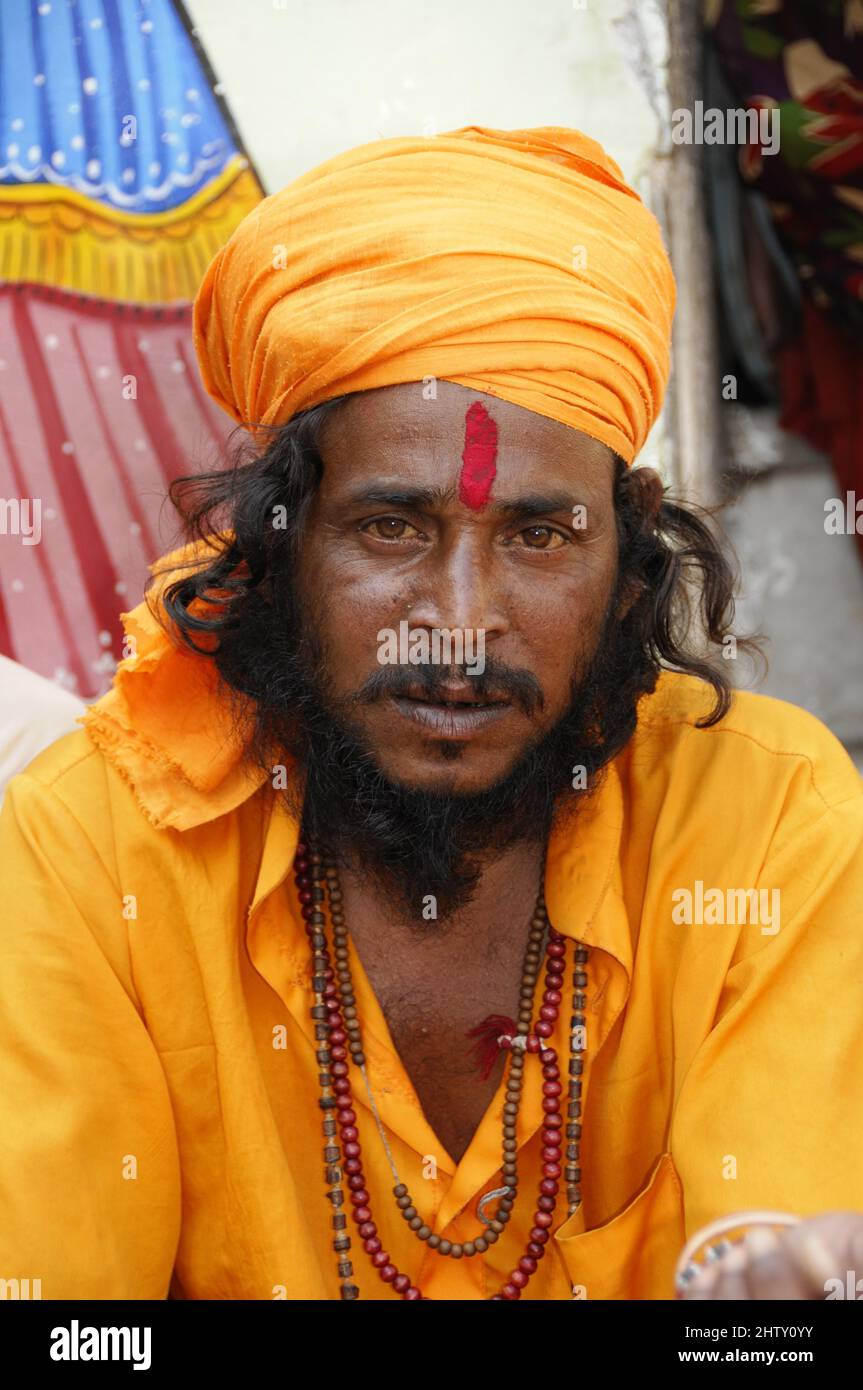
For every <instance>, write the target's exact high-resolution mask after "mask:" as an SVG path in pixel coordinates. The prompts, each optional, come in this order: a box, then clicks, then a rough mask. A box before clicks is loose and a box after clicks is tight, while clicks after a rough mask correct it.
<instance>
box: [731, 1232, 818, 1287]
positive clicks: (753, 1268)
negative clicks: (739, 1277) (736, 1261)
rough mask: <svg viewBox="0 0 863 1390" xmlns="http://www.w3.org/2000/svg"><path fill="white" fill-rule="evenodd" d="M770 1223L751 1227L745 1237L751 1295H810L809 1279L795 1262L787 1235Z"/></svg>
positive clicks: (744, 1243)
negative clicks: (775, 1229) (768, 1225)
mask: <svg viewBox="0 0 863 1390" xmlns="http://www.w3.org/2000/svg"><path fill="white" fill-rule="evenodd" d="M787 1235H788V1232H787V1231H783V1232H782V1233H781V1235H780V1234H778V1233H777V1232H776V1231H773V1230H771V1229H770V1228H769V1227H763V1226H760V1227H758V1228H756V1229H755V1230H753V1231H750V1232H749V1234H748V1235H747V1236H746V1238H745V1240H744V1241H743V1250H744V1254H745V1255H746V1282H747V1284H748V1285H749V1288H750V1290H751V1293H750V1295H749V1296H750V1298H756V1299H757V1298H777V1299H808V1298H811V1297H812V1294H811V1291H810V1289H809V1285H808V1282H807V1279H806V1278H805V1276H804V1274H803V1273H802V1272H801V1270H800V1269H799V1268H798V1266H797V1265H796V1263H795V1261H794V1259H793V1257H792V1254H791V1250H790V1249H789V1246H788V1242H787V1239H786V1237H787Z"/></svg>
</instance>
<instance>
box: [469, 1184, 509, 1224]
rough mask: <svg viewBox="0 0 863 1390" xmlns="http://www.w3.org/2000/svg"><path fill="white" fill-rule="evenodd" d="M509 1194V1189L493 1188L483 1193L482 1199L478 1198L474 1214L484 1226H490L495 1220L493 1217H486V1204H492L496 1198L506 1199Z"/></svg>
mask: <svg viewBox="0 0 863 1390" xmlns="http://www.w3.org/2000/svg"><path fill="white" fill-rule="evenodd" d="M511 1192H512V1188H511V1187H495V1188H494V1189H493V1190H492V1191H491V1192H485V1193H483V1195H482V1197H480V1199H479V1201H478V1202H477V1204H476V1214H477V1216H478V1217H479V1219H480V1221H482V1222H483V1224H484V1225H486V1226H490V1225H491V1223H492V1221H494V1220H495V1218H494V1217H493V1216H486V1214H485V1205H486V1202H494V1201H495V1200H496V1199H497V1198H498V1197H508V1196H509V1194H510V1193H511Z"/></svg>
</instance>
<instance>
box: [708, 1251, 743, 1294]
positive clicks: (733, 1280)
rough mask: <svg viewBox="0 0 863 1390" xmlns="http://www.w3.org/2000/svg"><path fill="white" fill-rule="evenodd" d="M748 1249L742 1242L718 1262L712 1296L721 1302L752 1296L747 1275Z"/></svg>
mask: <svg viewBox="0 0 863 1390" xmlns="http://www.w3.org/2000/svg"><path fill="white" fill-rule="evenodd" d="M746 1264H747V1261H746V1251H745V1250H744V1248H743V1246H742V1244H736V1245H733V1246H732V1247H731V1249H730V1250H729V1251H728V1254H727V1255H723V1256H722V1258H721V1259H720V1260H717V1262H716V1270H717V1277H716V1282H715V1283H714V1285H713V1293H712V1295H711V1297H712V1298H713V1299H714V1300H715V1301H716V1302H720V1303H724V1302H737V1303H739V1302H740V1301H741V1300H744V1299H750V1298H752V1296H753V1295H752V1293H751V1291H750V1288H749V1284H748V1281H747V1277H746Z"/></svg>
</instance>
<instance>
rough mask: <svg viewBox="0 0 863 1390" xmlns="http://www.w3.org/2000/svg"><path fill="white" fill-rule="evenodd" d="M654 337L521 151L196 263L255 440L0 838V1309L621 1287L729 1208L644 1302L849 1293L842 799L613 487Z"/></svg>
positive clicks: (861, 824)
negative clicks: (699, 1252) (686, 1269)
mask: <svg viewBox="0 0 863 1390" xmlns="http://www.w3.org/2000/svg"><path fill="white" fill-rule="evenodd" d="M672 309H673V280H672V277H671V272H670V268H669V266H668V262H667V259H666V256H665V252H664V250H663V247H662V242H661V238H660V235H659V231H658V228H657V225H656V223H655V221H654V220H653V218H652V217H651V216H650V214H649V213H648V212H647V211H646V210H645V209H644V208H643V206H642V205H641V203H640V202H639V201H638V199H637V198H636V197H635V195H634V194H633V193H632V191H631V190H630V189H628V188H627V187H626V185H625V184H624V182H623V180H622V178H621V176H620V172H619V170H618V169H617V167H616V166H615V165H614V164H613V162H612V161H611V160H610V159H608V157H607V156H606V155H605V154H604V153H603V151H602V150H601V149H600V147H599V146H598V145H596V144H595V143H594V142H592V141H590V140H588V139H586V138H585V137H583V136H581V135H579V134H578V133H577V132H574V131H568V130H562V129H557V128H553V129H552V128H548V129H542V130H536V131H515V132H502V131H494V130H486V129H481V128H475V127H471V128H468V129H467V130H464V131H460V132H455V133H453V134H451V135H447V136H441V137H437V138H436V139H433V140H430V139H418V138H416V139H415V138H410V139H404V140H387V141H383V142H378V143H375V144H373V145H368V146H364V147H362V148H361V149H359V150H355V151H350V152H348V153H347V154H345V155H341V156H339V157H338V158H336V159H334V160H330V161H329V162H328V163H327V164H325V165H323V166H322V167H321V168H320V169H319V170H316V171H313V173H311V174H309V175H306V176H305V177H304V178H303V179H300V180H299V181H298V182H297V183H296V184H294V185H292V186H291V187H290V188H288V189H286V190H284V191H283V192H282V193H280V194H278V195H275V196H274V197H272V198H270V199H267V200H266V201H265V202H264V203H263V204H262V206H261V207H260V208H259V209H256V211H255V212H254V213H253V214H252V215H251V217H250V218H248V219H247V220H246V222H245V223H243V225H242V226H241V227H240V228H239V230H238V231H237V233H236V234H235V236H234V237H233V238H232V239H231V241H230V242H229V243H228V245H227V247H225V248H224V249H223V251H222V252H220V254H219V256H217V258H216V260H215V261H214V262H213V264H212V266H211V267H210V270H209V271H208V273H207V276H206V278H205V281H204V284H203V285H202V288H201V291H200V294H199V297H198V301H197V303H196V313H195V328H196V346H197V351H198V355H199V361H200V363H201V367H202V372H203V376H204V381H205V384H206V386H207V389H208V390H209V391H210V392H211V393H212V394H213V395H214V396H215V398H216V399H217V400H219V401H221V403H222V404H223V405H224V406H225V407H226V408H227V409H228V410H229V411H230V412H231V414H232V415H233V416H234V418H236V419H238V420H243V421H245V422H247V424H248V425H249V426H250V427H251V428H252V430H253V433H254V437H255V450H254V451H253V453H252V455H251V456H250V457H248V458H245V461H243V458H240V459H239V460H238V461H237V464H236V466H235V467H233V468H231V469H228V470H224V471H220V472H217V473H214V474H211V475H207V476H204V477H197V478H190V479H187V480H184V481H181V482H180V483H179V484H177V485H175V487H174V489H173V490H172V491H173V496H174V500H175V501H176V502H177V504H178V506H179V508H180V511H181V513H182V515H183V517H184V519H185V522H186V526H187V533H188V536H189V538H190V539H191V540H192V541H193V544H192V546H191V548H190V549H189V550H188V551H186V552H184V553H181V554H179V555H175V556H172V557H169V558H168V560H167V561H166V562H164V563H163V564H161V565H159V566H157V568H156V575H155V581H154V584H153V586H152V589H151V591H150V594H149V604H142V605H140V606H139V607H138V608H136V609H135V610H134V611H133V612H132V613H131V614H128V615H126V628H127V634H128V639H129V643H130V650H131V652H132V654H131V655H130V656H129V657H128V659H127V660H125V661H124V662H123V663H122V664H121V666H120V667H119V669H118V672H117V677H116V681H115V685H114V689H113V690H112V691H111V692H110V693H109V694H108V695H107V696H106V697H105V698H104V699H102V700H101V701H99V702H97V704H96V705H95V706H94V707H93V708H92V709H91V710H90V711H89V712H88V715H87V716H86V721H85V724H86V731H84V732H81V733H79V734H75V735H73V736H71V737H69V738H66V739H64V740H61V742H60V743H58V744H57V745H55V746H54V747H53V748H52V749H50V750H48V751H47V752H46V753H44V754H42V755H41V757H40V758H39V759H37V760H36V762H35V763H33V764H32V765H31V767H30V768H29V769H28V770H27V772H26V773H25V774H23V775H22V776H20V777H18V778H17V779H15V780H14V781H13V783H12V785H11V787H10V791H9V796H8V803H9V804H8V806H7V808H6V809H5V811H4V816H3V819H2V822H0V852H2V855H3V890H2V891H3V894H4V896H5V904H4V905H5V907H6V909H7V910H6V912H5V914H4V922H5V923H6V928H5V930H6V939H5V941H4V945H3V951H2V955H0V962H2V963H0V993H2V999H0V1030H2V1067H3V1078H2V1085H0V1096H2V1098H3V1099H2V1104H3V1106H4V1108H5V1110H6V1112H7V1113H6V1115H5V1117H4V1132H5V1135H6V1137H5V1139H4V1146H3V1157H2V1171H0V1186H2V1197H3V1201H4V1208H5V1212H6V1216H5V1220H4V1225H3V1230H2V1234H0V1273H2V1274H3V1275H4V1276H5V1277H7V1278H10V1277H17V1278H24V1277H31V1278H35V1277H40V1278H41V1279H42V1283H43V1297H73V1298H82V1297H109V1298H148V1297H157V1298H161V1297H165V1296H166V1294H167V1293H168V1290H169V1287H170V1290H171V1293H172V1294H173V1296H175V1297H178V1298H193V1299H197V1298H219V1299H254V1298H267V1299H269V1298H288V1299H314V1300H328V1299H337V1298H345V1299H353V1298H356V1297H361V1298H372V1299H375V1298H383V1299H387V1298H390V1299H392V1298H395V1297H402V1298H405V1299H407V1300H414V1299H418V1298H420V1297H428V1298H449V1299H465V1300H470V1299H480V1298H495V1299H499V1300H501V1299H502V1300H514V1299H518V1298H528V1299H530V1298H536V1299H554V1300H557V1299H569V1298H572V1297H585V1296H586V1297H588V1298H616V1299H628V1298H654V1299H659V1298H668V1297H671V1296H673V1293H674V1290H675V1283H674V1271H675V1264H676V1262H677V1260H678V1257H679V1256H680V1254H681V1251H682V1248H683V1246H684V1243H685V1242H686V1240H687V1239H688V1238H689V1237H691V1236H692V1235H693V1234H694V1233H696V1232H697V1231H698V1229H699V1228H700V1227H702V1226H703V1225H704V1223H706V1222H712V1221H714V1220H715V1219H716V1218H717V1217H722V1216H724V1215H729V1214H732V1215H733V1214H738V1213H746V1212H751V1211H753V1210H756V1211H757V1210H759V1209H761V1210H763V1209H765V1208H767V1209H769V1210H770V1211H772V1212H778V1213H779V1214H780V1216H783V1215H784V1216H787V1217H788V1218H791V1219H792V1220H795V1221H796V1224H794V1225H791V1226H789V1227H781V1226H777V1224H776V1222H770V1221H768V1222H766V1223H765V1222H764V1221H761V1222H760V1223H759V1224H757V1225H756V1229H755V1231H754V1233H753V1235H752V1236H751V1238H749V1239H748V1243H747V1244H744V1245H741V1244H739V1243H735V1244H733V1245H732V1248H731V1249H730V1251H728V1252H727V1253H725V1254H721V1251H722V1250H723V1249H724V1247H723V1246H721V1245H720V1246H718V1247H717V1248H718V1251H719V1252H720V1256H721V1257H720V1258H718V1259H717V1260H716V1262H715V1264H713V1265H712V1266H711V1267H710V1268H711V1269H712V1270H713V1271H714V1272H713V1273H712V1274H707V1275H705V1276H699V1277H696V1278H693V1279H690V1281H689V1282H688V1283H687V1285H686V1287H687V1294H688V1296H695V1297H702V1296H711V1297H720V1298H725V1297H748V1298H770V1297H784V1298H823V1297H825V1294H826V1291H827V1280H829V1279H831V1278H833V1277H834V1275H835V1276H836V1277H837V1278H840V1279H842V1280H843V1281H844V1279H845V1272H846V1270H848V1269H854V1268H858V1267H859V1263H858V1265H856V1266H855V1265H854V1264H852V1263H850V1262H851V1261H853V1260H855V1259H856V1260H858V1262H859V1260H860V1256H861V1254H863V1251H861V1249H860V1241H861V1232H863V1220H861V1217H860V1215H859V1210H860V1208H861V1207H863V1178H861V1171H863V1169H861V1164H860V1125H861V1119H860V1116H861V1106H860V1102H861V1098H863V1048H861V1046H860V1044H861V1040H863V1036H861V1035H863V1024H861V1007H860V1000H859V989H858V982H859V979H860V974H861V961H863V940H861V933H860V932H859V929H858V921H859V903H860V899H861V892H863V867H861V856H860V847H861V840H863V796H861V788H860V781H859V778H858V777H857V775H856V773H855V771H854V769H853V767H852V765H851V763H850V760H849V759H848V758H847V756H846V755H845V754H844V752H843V750H842V749H841V748H840V746H839V745H838V743H837V742H836V741H835V739H833V737H832V736H831V735H830V734H829V733H828V732H827V731H826V730H825V729H824V728H823V727H822V726H821V725H820V724H819V723H818V722H817V721H816V720H815V719H813V718H812V717H811V716H809V715H807V714H805V713H804V712H802V711H800V710H797V709H794V708H793V707H791V706H789V705H785V704H782V703H780V702H777V701H772V700H767V699H764V698H760V697H756V696H753V695H747V694H735V695H734V696H733V697H732V695H731V692H730V689H729V686H728V682H727V678H726V676H725V674H724V671H725V670H727V665H723V661H722V659H721V658H720V659H719V660H718V661H717V662H716V663H715V664H711V662H710V660H708V657H709V655H710V651H711V650H712V651H713V653H714V654H716V653H717V651H725V652H728V651H733V650H734V646H733V638H732V636H731V634H730V632H729V628H728V618H729V613H730V611H731V587H730V576H729V571H728V569H727V567H726V565H725V562H724V561H723V559H722V557H721V554H720V552H719V551H718V549H717V548H716V544H715V542H714V541H713V539H712V536H711V533H710V531H709V530H708V529H707V528H706V527H705V525H704V524H703V523H702V522H701V521H700V520H699V519H698V518H697V516H695V514H694V513H692V512H690V511H687V509H685V508H682V507H676V506H673V505H672V504H671V503H670V502H668V501H667V500H663V499H662V495H661V494H662V489H661V486H660V485H659V483H658V480H657V479H656V477H655V475H653V474H651V473H650V472H649V471H648V470H642V469H636V470H633V469H632V468H631V467H629V465H630V464H631V463H632V461H633V459H634V458H635V457H636V455H637V453H638V450H639V448H640V446H641V444H642V442H643V440H644V438H645V435H646V433H647V430H648V429H649V427H650V425H651V423H652V421H653V419H654V418H655V415H656V413H657V411H658V409H659V406H660V403H661V399H662V393H663V390H664V386H665V381H666V377H667V370H668V342H669V335H670V321H671V314H672ZM196 538H197V539H196ZM693 582H700V585H701V595H700V600H699V604H698V609H697V611H698V614H699V615H700V627H701V628H702V629H703V640H702V637H701V636H700V635H699V633H697V632H690V630H689V629H690V625H689V624H688V623H687V621H686V611H687V610H686V592H688V593H689V596H690V598H691V597H692V588H691V585H692V583H693ZM685 585H688V586H689V587H688V589H687V590H685V589H684V586H685ZM458 640H460V641H461V643H462V646H461V648H460V649H458V650H456V652H455V654H454V649H453V643H454V642H456V641H458ZM435 644H437V645H435ZM705 647H706V648H707V649H708V650H707V651H705V650H703V648H705ZM663 667H664V668H669V669H665V670H664V671H662V672H661V668H663ZM540 979H541V980H542V987H541V988H540ZM855 1242H856V1245H855ZM715 1271H719V1272H718V1273H717V1272H715ZM711 1281H712V1282H711Z"/></svg>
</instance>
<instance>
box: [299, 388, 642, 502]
mask: <svg viewBox="0 0 863 1390" xmlns="http://www.w3.org/2000/svg"><path fill="white" fill-rule="evenodd" d="M424 391H425V394H424ZM428 391H429V388H428V387H426V388H424V386H423V383H422V382H408V383H405V384H401V385H398V386H386V387H382V388H380V389H378V390H374V391H363V392H360V393H356V394H355V395H352V396H349V397H348V399H347V400H346V401H345V402H344V403H343V404H341V405H339V406H338V407H337V408H336V409H335V410H334V412H333V414H332V415H331V416H330V417H329V418H328V419H327V420H326V422H325V424H324V426H323V429H322V432H321V436H320V444H321V450H322V453H323V455H324V460H325V462H327V461H330V460H332V462H334V463H336V464H337V465H338V467H337V469H335V470H332V471H331V477H330V481H331V482H333V483H335V482H337V481H338V480H339V479H342V478H344V479H345V480H347V478H348V477H350V478H351V479H354V480H355V479H356V478H358V477H360V476H364V475H366V474H367V473H368V472H369V471H372V472H380V471H382V470H384V469H386V470H389V469H392V468H393V467H397V469H398V471H399V474H400V475H401V476H402V477H403V478H404V479H405V480H406V481H407V480H410V481H428V477H429V472H430V471H433V472H434V473H435V475H436V478H437V480H438V481H440V480H441V477H442V475H443V474H444V473H445V472H446V473H448V472H450V471H455V472H456V473H457V472H458V471H459V469H460V468H461V467H462V453H463V450H464V446H465V417H466V415H467V412H468V409H469V408H470V406H471V405H472V404H473V403H474V402H475V401H481V402H482V404H483V405H484V406H485V408H486V410H487V411H488V414H489V416H490V417H491V418H492V419H493V420H494V422H495V425H496V426H497V459H496V463H497V475H498V476H497V480H496V486H495V492H499V491H500V487H501V486H502V485H504V484H509V483H513V484H515V483H518V482H527V481H531V482H537V481H539V480H540V479H541V478H542V477H544V478H545V480H546V481H549V480H550V479H551V478H554V481H555V482H557V483H559V484H560V483H565V482H571V483H578V484H579V485H580V486H588V487H590V488H591V489H597V490H600V489H601V490H605V489H606V488H607V487H608V486H609V485H610V482H611V480H612V479H613V476H614V471H615V461H614V455H613V454H612V451H611V450H610V449H608V448H607V447H606V446H605V445H604V444H601V443H600V442H599V440H596V439H593V438H592V437H591V436H590V435H586V434H583V433H582V432H581V431H580V430H575V429H572V428H570V427H569V426H568V425H564V424H561V422H560V421H559V420H550V419H548V418H547V417H546V416H544V415H538V414H536V413H535V412H534V411H532V410H525V409H524V408H523V407H522V406H518V405H514V404H513V403H512V402H511V401H503V400H499V399H498V398H497V397H496V396H490V395H488V394H486V393H483V392H479V391H473V390H469V389H468V388H467V387H464V386H459V385H457V384H456V383H455V382H449V381H441V380H438V381H436V382H435V396H434V397H433V398H428ZM333 473H335V474H337V477H333Z"/></svg>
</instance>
